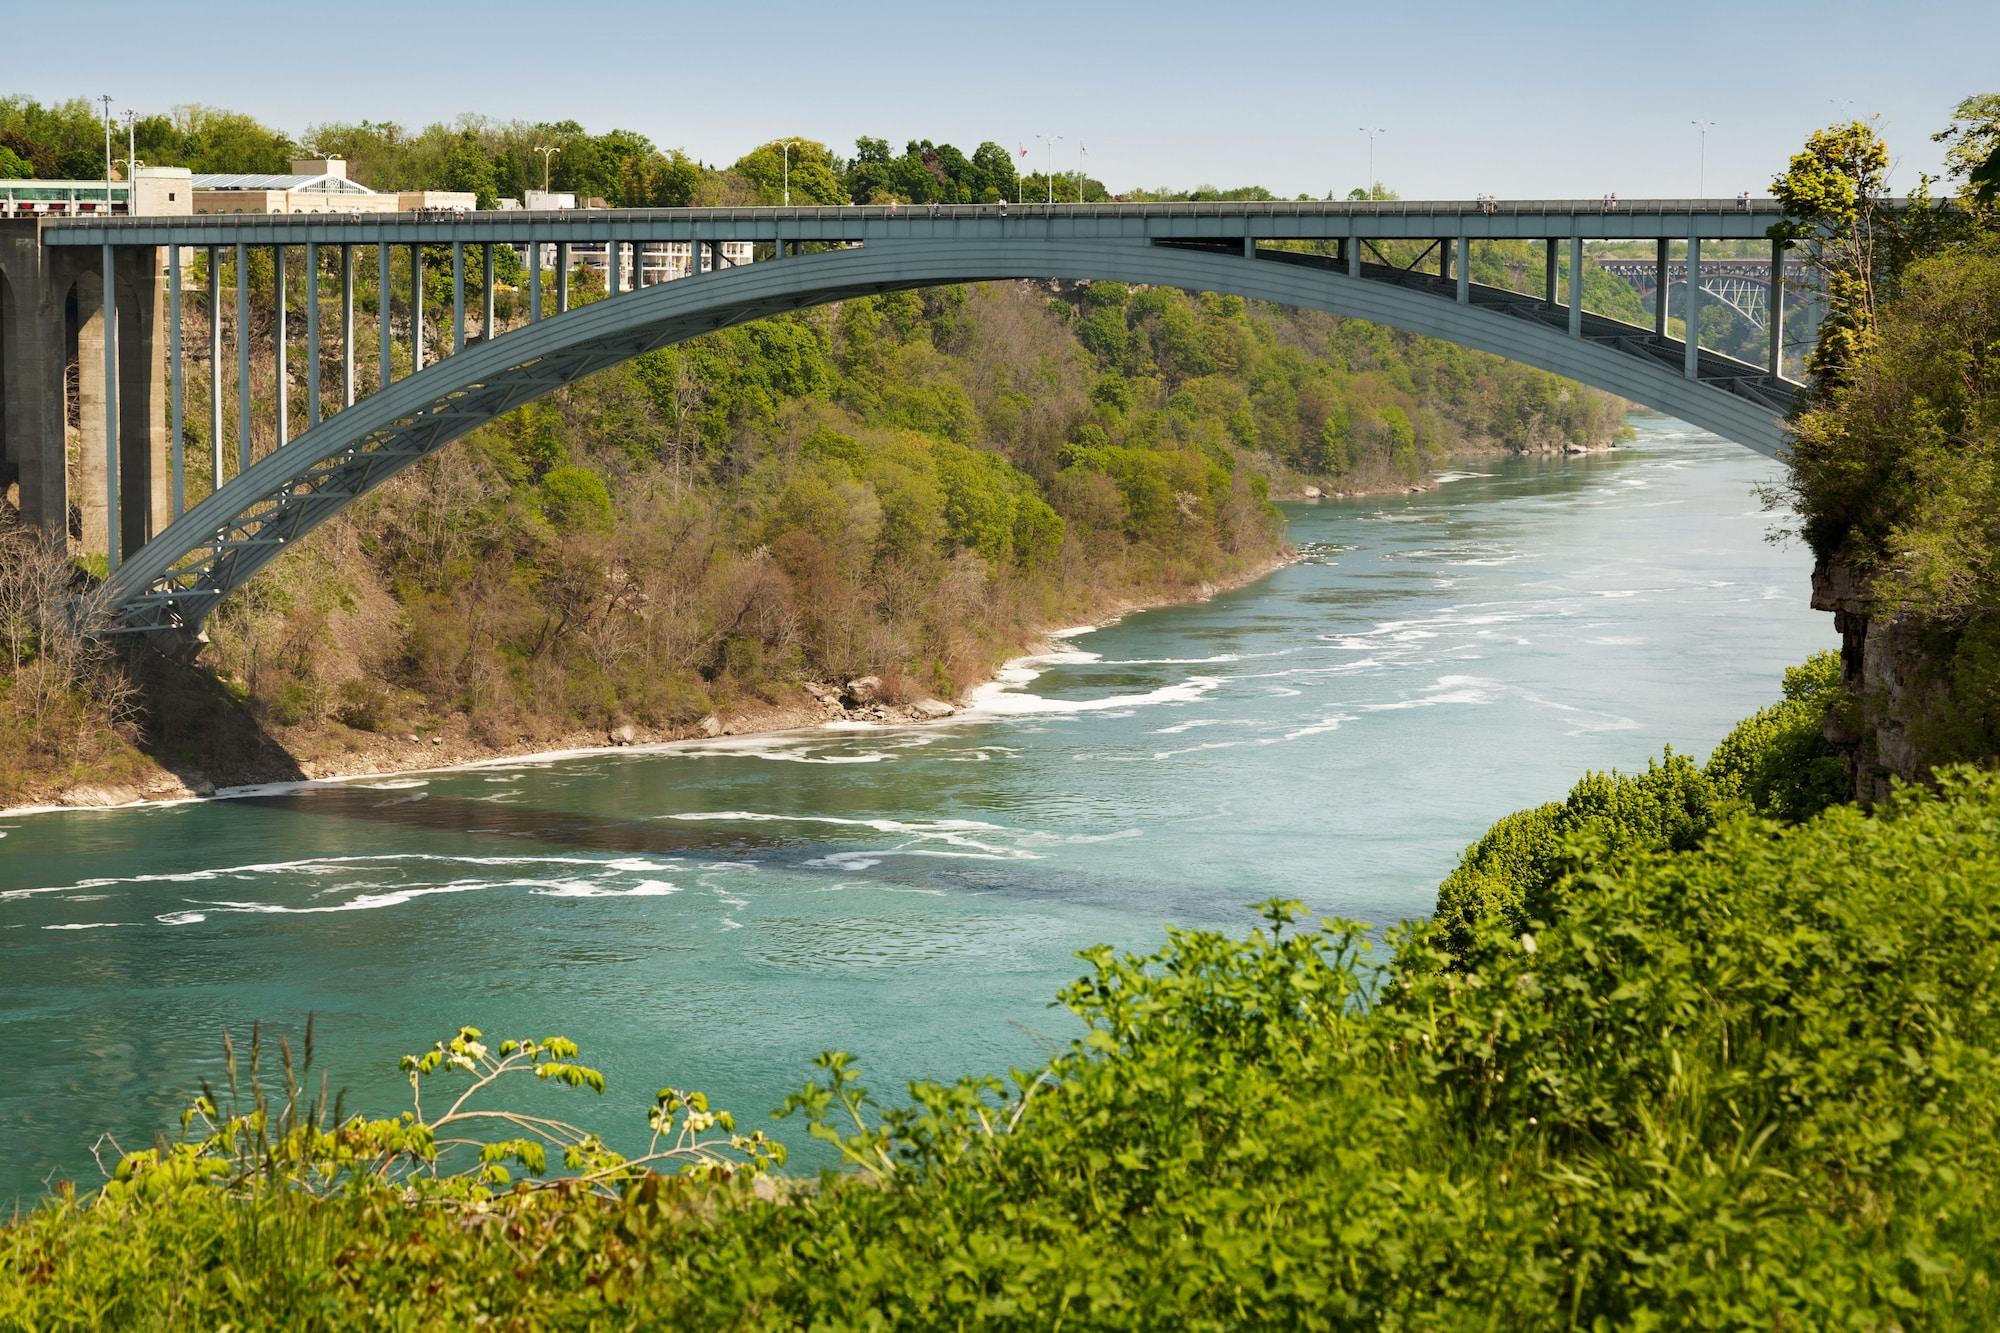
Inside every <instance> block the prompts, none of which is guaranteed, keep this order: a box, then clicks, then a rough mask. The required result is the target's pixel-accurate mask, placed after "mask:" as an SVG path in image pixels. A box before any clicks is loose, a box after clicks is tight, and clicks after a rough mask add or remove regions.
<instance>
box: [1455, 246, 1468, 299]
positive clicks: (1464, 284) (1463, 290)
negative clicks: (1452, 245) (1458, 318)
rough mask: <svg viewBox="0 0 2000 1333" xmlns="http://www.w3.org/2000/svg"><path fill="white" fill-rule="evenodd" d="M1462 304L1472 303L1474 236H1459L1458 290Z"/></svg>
mask: <svg viewBox="0 0 2000 1333" xmlns="http://www.w3.org/2000/svg"><path fill="white" fill-rule="evenodd" d="M1456 295H1457V297H1458V303H1459V304H1460V305H1470V304H1471V303H1472V238H1471V237H1470V236H1461V237H1459V238H1458V291H1457V293H1456Z"/></svg>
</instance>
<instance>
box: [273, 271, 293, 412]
mask: <svg viewBox="0 0 2000 1333" xmlns="http://www.w3.org/2000/svg"><path fill="white" fill-rule="evenodd" d="M271 284H272V287H273V289H274V290H275V291H276V294H277V302H276V305H277V307H278V327H277V328H275V329H273V330H272V331H271V342H272V344H273V345H274V347H275V349H276V352H277V361H278V373H277V385H278V448H280V449H282V448H284V447H285V442H286V441H287V440H289V439H291V438H292V376H291V372H290V370H289V368H288V367H287V366H286V365H285V344H286V343H287V342H289V341H290V337H289V336H288V333H287V331H286V328H285V324H286V313H287V312H286V309H285V306H286V300H285V296H286V293H285V247H284V246H282V245H274V246H272V247H271Z"/></svg>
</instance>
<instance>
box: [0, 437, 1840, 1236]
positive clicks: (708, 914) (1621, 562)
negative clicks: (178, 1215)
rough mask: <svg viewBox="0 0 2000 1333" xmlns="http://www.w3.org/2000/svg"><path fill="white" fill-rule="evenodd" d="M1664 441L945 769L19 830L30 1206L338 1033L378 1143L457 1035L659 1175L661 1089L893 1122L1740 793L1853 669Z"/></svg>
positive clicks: (1340, 521)
mask: <svg viewBox="0 0 2000 1333" xmlns="http://www.w3.org/2000/svg"><path fill="white" fill-rule="evenodd" d="M1632 422H1633V425H1634V426H1635V428H1636V429H1637V431H1638V438H1637V440H1636V441H1635V442H1634V443H1633V444H1632V445H1631V446H1630V447H1627V448H1621V449H1619V450H1617V451H1615V452H1613V453H1610V454H1605V455H1594V456H1590V457H1584V458H1571V459H1566V460H1536V461H1508V462H1494V463H1491V464H1481V465H1474V466H1469V467H1467V468H1465V469H1464V470H1462V471H1458V472H1453V473H1447V474H1444V478H1443V480H1444V484H1443V485H1442V486H1440V487H1439V489H1437V490H1436V491H1433V492H1429V493H1426V494H1421V495H1411V496H1396V497H1390V498H1373V499H1366V500H1357V501H1352V502H1342V503H1323V504H1318V505H1290V506H1287V507H1286V509H1287V517H1288V519H1289V521H1290V524H1291V539H1292V541H1293V542H1294V543H1295V544H1296V545H1297V546H1298V547H1299V548H1300V550H1301V552H1302V559H1301V560H1300V561H1299V562H1298V563H1296V564H1293V565H1290V566H1287V567H1286V568H1283V569H1281V570H1279V571H1277V572H1276V573H1274V574H1272V575H1271V576H1269V577H1268V578H1265V579H1263V580H1261V581H1260V582H1258V583H1255V584H1253V585H1251V586H1248V587H1245V588H1242V589H1238V590H1236V591H1233V592H1230V593H1226V594H1224V595H1222V596H1219V597H1217V598H1215V599H1214V600H1212V601H1210V602H1207V603H1204V604H1201V605H1195V606H1187V607H1177V608H1170V609H1165V610H1160V611H1151V612H1146V613H1142V614H1138V615H1133V616H1131V617H1128V618H1127V619H1125V620H1123V621H1121V622H1119V623H1117V624H1114V625H1111V626H1107V627H1103V628H1099V629H1096V630H1092V631H1088V632H1073V633H1071V634H1069V635H1067V636H1065V637H1064V638H1063V639H1062V651H1059V652H1056V653H1053V654H1050V655H1048V656H1045V657H1041V658H1038V659H1030V660H1028V661H1025V662H1022V663H1017V664H1015V666H1014V667H1012V668H1010V670H1009V671H1008V672H1007V673H1006V675H1005V677H1004V678H1003V679H1002V681H1000V682H999V683H998V684H996V685H994V686H989V687H987V688H985V689H983V690H981V691H980V692H979V694H978V696H977V697H976V699H975V704H976V707H975V708H974V709H973V710H971V711H970V712H969V713H967V714H965V715H963V716H961V717H959V718H955V719H952V720H950V721H948V722H945V723H942V724H934V725H928V726H917V727H847V728H841V729H828V730H822V731H816V732H810V733H796V734H790V735H784V736H777V737H765V738H725V739H722V740H717V741H706V742H698V743H683V744H678V745H674V746H669V747H662V748H659V749H653V750H634V751H620V752H617V753H613V754H590V755H582V756H571V757H551V758H541V759H536V760H533V761H508V762H502V763H495V764H491V765H488V766H484V767H479V768H472V769H464V770H458V771H452V772H443V773H431V774H415V775H408V776H398V777H393V778H376V779H368V778H363V779H357V780H353V781H349V782H342V783H326V784H317V785H313V786H309V787H305V788H297V789H288V790H285V791H281V792H276V793H271V794H265V795H261V796H255V797H249V798H244V799H233V800H220V801H208V802H197V803H187V804H181V805H174V806H165V807H155V808H148V809H139V810H122V811H105V812H78V813H63V814H42V815H23V816H14V817H0V1069H4V1070H5V1071H6V1075H5V1078H4V1079H0V1133H4V1135H5V1145H6V1146H5V1151H4V1154H0V1205H4V1203H5V1201H7V1200H8V1199H11V1198H19V1197H27V1196H31V1195H32V1194H33V1193H34V1192H35V1191H36V1190H38V1189H39V1188H40V1186H41V1183H42V1182H43V1181H45V1180H49V1179H54V1178H62V1177H69V1178H73V1179H76V1180H78V1181H79V1182H82V1183H85V1184H89V1183H92V1182H94V1181H95V1180H96V1179H97V1176H96V1169H95V1167H94V1166H93V1165H92V1162H91V1156H90V1146H91V1144H92V1142H93V1140H94V1139H95V1138H96V1137H97V1134H98V1133H99V1132H100V1131H113V1132H115V1133H116V1134H117V1135H118V1136H119V1138H120V1140H121V1141H122V1142H124V1143H125V1144H126V1145H127V1146H128V1147H129V1146H135V1145H138V1144H143V1143H145V1142H146V1141H148V1139H149V1138H150V1136H151V1134H152V1132H153V1131H154V1130H156V1129H162V1128H167V1127H170V1126H171V1125H173V1124H174V1123H175V1122H176V1119H177V1116H178V1112H179V1110H180V1109H181V1108H182V1107H183V1106H184V1105H185V1104H186V1101H187V1098H188V1096H189V1093H190V1091H191V1090H192V1089H193V1087H194V1086H195V1083H196V1081H197V1080H198V1079H200V1078H203V1077H207V1078H216V1077H218V1076H219V1070H220V1053H219V1045H218V1039H219V1035H220V1033H221V1031H222V1029H223V1028H224V1027H228V1028H230V1029H232V1030H233V1031H234V1032H235V1033H236V1034H237V1035H238V1037H239V1038H241V1037H242V1036H243V1035H244V1034H245V1032H246V1031H247V1029H248V1028H249V1026H250V1024H251V1023H252V1022H253V1021H261V1022H263V1024H264V1025H265V1031H266V1033H267V1034H280V1033H282V1034H289V1035H291V1036H292V1037H293V1038H294V1039H296V1038H297V1036H298V1034H299V1032H300V1030H301V1029H302V1027H303V1025H304V1022H305V1019H306V1015H307V1014H308V1013H312V1014H315V1015H316V1016H317V1033H318V1054H319V1065H320V1068H322V1069H325V1070H327V1071H329V1072H330V1074H331V1076H332V1079H333V1082H334V1084H335V1086H337V1087H345V1088H347V1089H348V1090H349V1101H350V1104H351V1105H358V1106H361V1107H364V1108H366V1109H368V1110H371V1111H375V1112H383V1113H386V1112H391V1111H394V1110H397V1109H400V1108H401V1107H403V1106H405V1105H407V1101H408V1089H407V1087H406V1086H404V1084H403V1083H402V1081H401V1076H400V1075H398V1074H397V1073H396V1072H395V1062H396V1058H397V1057H398V1056H399V1055H400V1054H402V1053H403V1052H406V1051H421V1050H423V1049H425V1048H427V1047H428V1045H429V1044H430V1043H431V1042H432V1041H433V1040H435V1039H437V1038H438V1037H441V1036H445V1035H448V1034H449V1032H451V1031H452V1030H453V1029H454V1028H455V1027H456V1026H457V1025H458V1024H461V1023H471V1024H475V1025H477V1026H479V1027H481V1028H483V1029H485V1031H486V1032H487V1033H488V1035H489V1037H498V1036H507V1035H546V1034H549V1033H564V1034H567V1035H569V1036H571V1037H574V1038H576V1039H577V1040H578V1041H579V1042H581V1043H582V1045H583V1054H584V1059H585V1062H586V1063H594V1064H596V1065H598V1066H599V1067H601V1068H602V1069H603V1070H604V1071H605V1074H606V1076H607V1077H608V1079H609V1080H610V1091H609V1093H608V1094H607V1095H606V1097H604V1098H603V1099H602V1101H601V1103H600V1102H598V1099H596V1098H593V1097H591V1096H590V1095H589V1094H587V1093H577V1094H570V1096H569V1100H568V1104H567V1110H568V1111H569V1112H571V1113H572V1114H573V1115H574V1116H575V1117H576V1118H578V1119H580V1120H585V1121H587V1122H588V1123H590V1124H591V1125H592V1126H593V1127H600V1128H603V1129H605V1130H607V1131H609V1132H610V1134H611V1137H613V1139H614V1141H624V1142H631V1141H633V1140H635V1139H636V1138H637V1136H638V1134H639V1133H640V1132H641V1131H642V1127H643V1123H644V1109H645V1106H646V1105H647V1104H648V1099H649V1098H650V1097H651V1095H652V1093H653V1091H654V1090H655V1089H656V1088H659V1087H661V1086H665V1085H674V1086H679V1087H684V1088H703V1089H706V1090H707V1091H708V1092H709V1094H710V1095H711V1097H712V1098H713V1099H714V1101H715V1103H716V1104H717V1105H720V1106H725V1107H729V1108H732V1109H734V1110H736V1111H737V1112H738V1115H739V1119H740V1120H741V1121H742V1122H744V1123H745V1124H746V1125H747V1124H757V1123H764V1119H763V1118H764V1115H765V1114H766V1113H767V1112H769V1111H770V1110H771V1109H772V1108H774V1107H775V1106H777V1105H778V1103H779V1102H780V1101H781V1100H782V1098H783V1097H784V1095H785V1093H787V1092H788V1091H790V1090H792V1089H794V1088H796V1087H797V1086H798V1085H799V1084H800V1083H802V1082H803V1081H804V1079H805V1078H806V1076H807V1074H808V1073H809V1072H810V1061H811V1059H812V1057H813V1056H814V1054H816V1053H817V1052H819V1051H821V1050H825V1049H829V1048H840V1049H845V1050H848V1051H850V1052H853V1053H854V1054H855V1055H856V1056H857V1057H858V1059H859V1060H860V1062H861V1064H862V1066H863V1070H864V1073H865V1075H866V1077H867V1080H868V1081H869V1082H870V1083H871V1084H872V1085H874V1086H875V1087H877V1088H878V1089H881V1090H884V1091H888V1092H892V1093H893V1092H895V1091H897V1090H899V1089H900V1087H901V1085H902V1083H903V1081H905V1080H907V1079H910V1078H913V1077H937V1078H950V1077H954V1076H956V1075H958V1074H960V1073H966V1072H991V1073H1000V1072H1003V1071H1004V1070H1005V1069H1006V1068H1007V1067H1008V1066H1010V1065H1022V1066H1030V1065H1034V1064H1036V1063H1038V1062H1040V1061H1041V1060H1043V1059H1045V1058H1046V1056H1047V1055H1048V1054H1050V1053H1052V1052H1053V1051H1054V1050H1056V1049H1058V1048H1059V1047H1061V1046H1062V1045H1063V1044H1065V1043H1066V1042H1067V1041H1068V1040H1069V1039H1070V1038H1071V1037H1072V1036H1074V1035H1075V1033H1076V1031H1077V1026H1076V1024H1075V1023H1074V1021H1073V1020H1072V1019H1071V1018H1070V1017H1069V1016H1068V1015H1067V1014H1065V1013H1063V1012H1062V1011H1060V1010H1057V1009H1052V1008H1051V1007H1050V1002H1051V1000H1052V999H1053V997H1054V995H1055V992H1056V991H1057V989H1058V988H1059V987H1060V986H1061V985H1062V984H1063V983H1064V982H1066V981H1068V980H1069V979H1071V978H1072V977H1074V976H1076V975H1077V974H1078V973H1079V972H1080V971H1081V970H1082V964H1080V963H1079V962H1078V961H1077V959H1076V958H1075V957H1074V954H1075V951H1076V950H1078V949H1081V948H1084V947H1087V946H1089V945H1092V944H1095V943H1099V942H1108V943H1111V944H1114V945H1117V946H1119V947H1123V948H1135V949H1150V948H1153V947H1156V946H1158V945H1159V944H1160V943H1161V941H1162V939H1163V930H1162V927H1163V924H1164V923H1169V922H1171V923H1176V924H1185V925H1200V926H1216V927H1223V928H1227V929H1231V930H1240V929H1245V928H1247V927H1248V926H1249V925H1251V924H1252V921H1253V918H1252V916H1251V914H1250V913H1249V912H1248V911H1247V910H1246V906H1247V905H1248V904H1250V903H1252V902H1255V901H1257V900H1260V899H1263V898H1267V897H1271V896H1286V897H1295V898H1300V899H1303V900H1304V901H1305V902H1306V903H1307V904H1308V905H1309V906H1310V907H1312V908H1313V909H1314V910H1316V911H1317V912H1320V913H1324V914H1331V915H1338V916H1343V917H1349V918H1355V919H1359V920H1362V921H1365V922H1368V923H1370V924H1371V925H1375V926H1383V925H1387V924H1391V923H1393V922H1395V921H1397V920H1399V919H1403V918H1407V917H1411V916H1416V915H1420V914H1422V913H1424V912H1425V911H1427V910H1428V909H1429V907H1430V906H1431V903H1432V900H1433V895H1434V892H1435V889H1436V886H1437V882H1438V881H1439V880H1440V879H1441V878H1442V877H1443V876H1444V875H1445V874H1446V873H1447V872H1448V871H1449V870H1450V869H1451V867H1452V865H1453V864H1454V863H1455V861H1456V859H1457V856H1458V854H1459V853H1460V851H1461V850H1462V849H1463V848H1464V846H1465V845H1466V843H1468V842H1469V841H1470V840H1472V839H1473V838H1475V837H1477V836H1478V835H1479V834H1480V832H1481V831H1483V830H1484V829H1485V828H1486V827H1487V826H1488V825H1489V824H1491V823H1492V822H1493V821H1494V820H1495V819H1497V818H1498V817H1500V816H1501V815H1504V814H1506V813H1507V812H1509V811H1511V810H1515V809H1518V808H1520V807H1522V806H1525V805H1531V804H1534V803H1537V802H1541V801H1545V800H1550V799H1555V798H1559V797H1560V796H1561V795H1562V794H1563V793H1564V792H1565V791H1566V790H1567V789H1568V788H1569V786H1570V785H1571V783H1573V782H1574V781H1575V779H1576V778H1577V777H1578V776H1579V775H1581V774H1582V773H1583V772H1584V771H1585V770H1587V769H1593V768H1609V767H1623V768H1627V769H1630V768H1635V767H1643V765H1644V764H1645V762H1646V759H1647V758H1648V757H1649V756H1652V755H1656V754H1657V753H1659V751H1660V749H1661V747H1662V746H1665V745H1672V746H1673V747H1674V748H1675V749H1676V750H1684V751H1687V752H1689V753H1691V754H1694V755H1696V756H1702V755H1705V754H1706V753H1707V751H1708V749H1709V748H1710V747H1711V746H1712V745H1713V744H1714V743H1715V742H1716V741H1717V740H1718V739H1720V738H1721V736H1722V735H1723V734H1724V732H1725V731H1727V730H1728V728H1729V727H1730V726H1731V725H1732V724H1733V723H1734V722H1735V721H1736V720H1737V719H1739V718H1741V717H1743V716H1745V715H1747V714H1749V713H1751V712H1753V711H1755V710H1756V709H1757V708H1759V707H1761V706H1763V705H1764V704H1766V703H1768V702H1770V701H1771V700H1772V699H1773V698H1775V697H1776V695H1777V691H1778V677H1779V673H1780V672H1781V670H1782V668H1783V667H1785V666H1786V665H1788V664H1790V663H1793V662H1796V661H1799V660H1800V659H1802V658H1803V657H1805V656H1806V655H1807V654H1808V653H1810V652H1812V651H1814V650H1816V649H1819V648H1823V647H1830V646H1832V640H1833V634H1832V627H1831V623H1830V620H1829V618H1828V617H1825V616H1823V615H1819V614H1816V613H1814V612H1812V611H1810V610H1809V609H1808V608H1807V606H1806V597H1807V591H1808V589H1807V571H1808V564H1809V562H1808V558H1807V556H1806V553H1805V552H1804V550H1803V549H1802V548H1801V547H1800V546H1798V545H1797V544H1796V543H1793V544H1790V545H1773V544H1771V543H1769V542H1767V541H1766V533H1767V531H1768V530H1769V529H1770V527H1771V526H1772V523H1773V519H1772V516H1771V515H1769V514H1766V513H1764V512H1763V511H1762V510H1761V509H1760V506H1759V504H1758V502H1757V500H1756V499H1755V497H1754V495H1753V494H1752V489H1753V487H1754V486H1755V485H1756V484H1757V483H1758V482H1760V481H1765V480H1769V479H1771V478H1772V477H1773V476H1774V475H1775V472H1776V465H1775V464H1772V463H1770V462H1768V461H1767V460H1764V459H1761V458H1758V457H1756V456H1755V455H1753V454H1750V453H1748V452H1747V451H1745V450H1743V449H1740V448H1738V447H1736V446H1733V445H1730V444H1726V443H1724V442H1722V441H1720V440H1717V439H1715V438H1714V437H1712V436H1709V435H1706V434H1703V433H1701V432H1698V431H1695V430H1693V429H1692V428H1690V427H1686V426H1682V425H1680V424H1678V423H1675V422H1671V421H1667V420H1665V419H1663V418H1659V417H1652V416H1635V417H1634V418H1633V419H1632ZM585 1102H588V1103H591V1104H588V1105H586V1104H584V1103H585ZM776 1129H777V1131H778V1133H779V1134H780V1136H781V1137H783V1138H785V1139H786V1140H787V1141H788V1142H789V1143H791V1144H792V1145H793V1146H794V1150H795V1154H796V1155H795V1157H794V1165H795V1166H810V1165H812V1164H815V1163H817V1162H818V1161H820V1160H822V1158H821V1157H820V1156H819V1155H818V1154H817V1153H815V1152H813V1151H811V1149H810V1148H809V1147H808V1144H809V1140H807V1138H806V1136H805V1134H804V1132H803V1127H802V1126H799V1125H797V1124H795V1123H793V1122H789V1121H785V1122H779V1123H778V1125H777V1126H776Z"/></svg>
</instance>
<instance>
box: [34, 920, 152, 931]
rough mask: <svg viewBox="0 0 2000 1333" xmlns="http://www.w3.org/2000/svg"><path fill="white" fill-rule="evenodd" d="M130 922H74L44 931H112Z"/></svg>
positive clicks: (44, 928)
mask: <svg viewBox="0 0 2000 1333" xmlns="http://www.w3.org/2000/svg"><path fill="white" fill-rule="evenodd" d="M131 924H132V923H131V922H130V921H72V922H68V923H66V924H63V925H57V926H43V927H42V929H43V930H110V929H113V928H115V927H117V926H129V925H131Z"/></svg>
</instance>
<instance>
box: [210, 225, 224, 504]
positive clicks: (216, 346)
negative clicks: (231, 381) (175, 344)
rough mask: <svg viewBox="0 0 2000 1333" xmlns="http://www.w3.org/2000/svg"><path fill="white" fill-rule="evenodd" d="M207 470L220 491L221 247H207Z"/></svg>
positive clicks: (211, 486)
mask: <svg viewBox="0 0 2000 1333" xmlns="http://www.w3.org/2000/svg"><path fill="white" fill-rule="evenodd" d="M208 468H209V484H210V488H211V489H213V490H218V491H219V490H221V489H222V247H220V246H216V245H211V246H209V247H208Z"/></svg>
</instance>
